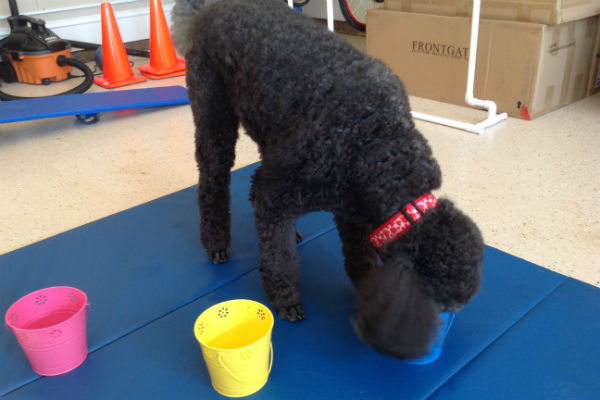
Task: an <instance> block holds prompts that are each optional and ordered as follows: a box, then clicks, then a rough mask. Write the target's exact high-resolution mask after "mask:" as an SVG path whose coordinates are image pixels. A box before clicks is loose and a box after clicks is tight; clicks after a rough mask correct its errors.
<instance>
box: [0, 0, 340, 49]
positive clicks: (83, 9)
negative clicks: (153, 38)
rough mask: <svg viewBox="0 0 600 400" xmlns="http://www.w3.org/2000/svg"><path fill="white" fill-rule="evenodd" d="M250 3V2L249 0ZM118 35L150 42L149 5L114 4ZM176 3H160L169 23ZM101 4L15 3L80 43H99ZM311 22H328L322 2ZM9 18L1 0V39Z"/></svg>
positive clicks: (132, 0)
mask: <svg viewBox="0 0 600 400" xmlns="http://www.w3.org/2000/svg"><path fill="white" fill-rule="evenodd" d="M248 1H252V0H248ZM332 1H333V10H334V18H335V20H337V21H343V20H344V17H343V16H342V13H341V11H340V6H339V3H338V0H332ZM110 3H111V4H112V8H113V11H114V13H115V18H116V19H117V24H118V25H119V31H120V33H121V37H122V39H123V41H124V42H131V41H135V40H142V39H148V38H149V24H150V11H149V10H150V5H149V4H150V3H149V1H148V0H113V1H111V2H110ZM174 3H175V0H162V5H163V11H164V13H165V16H166V17H167V21H168V22H169V23H170V14H171V8H172V7H173V4H174ZM100 4H101V1H98V0H96V1H94V0H17V5H18V8H19V12H20V13H21V14H23V15H29V16H32V17H37V18H41V19H43V20H45V21H46V26H47V27H48V28H50V29H52V30H53V31H54V32H55V33H56V34H57V35H58V36H59V37H61V38H64V39H71V40H78V41H82V42H90V43H101V42H102V24H101V16H100ZM303 12H304V14H305V15H307V16H309V17H313V18H322V19H326V18H327V9H326V3H325V0H311V1H310V2H309V3H308V5H306V6H305V7H304V9H303ZM9 15H10V8H9V6H8V1H7V0H0V38H2V37H4V36H6V35H7V34H8V33H9V28H8V23H7V22H6V17H8V16H9Z"/></svg>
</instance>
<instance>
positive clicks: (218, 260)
mask: <svg viewBox="0 0 600 400" xmlns="http://www.w3.org/2000/svg"><path fill="white" fill-rule="evenodd" d="M208 256H209V257H210V261H212V262H213V264H224V263H226V262H227V260H228V258H227V250H226V249H221V250H216V251H210V252H209V253H208Z"/></svg>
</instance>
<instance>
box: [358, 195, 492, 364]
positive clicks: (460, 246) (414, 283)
mask: <svg viewBox="0 0 600 400" xmlns="http://www.w3.org/2000/svg"><path fill="white" fill-rule="evenodd" d="M483 249H484V245H483V239H482V237H481V234H480V232H479V229H477V226H476V225H475V224H474V223H473V221H471V219H470V218H469V217H467V216H466V215H464V214H463V213H461V212H460V211H459V210H458V209H456V208H454V206H453V204H452V203H451V202H450V201H448V200H440V201H439V204H438V208H437V209H434V210H432V211H431V212H429V213H428V214H427V215H426V216H425V217H424V218H423V220H422V221H421V222H419V223H418V224H416V226H414V227H413V228H412V229H411V230H409V231H408V232H407V233H406V234H404V235H403V236H401V237H400V238H398V239H397V240H396V241H394V242H391V243H387V244H384V245H383V246H382V247H381V249H380V257H381V260H382V262H383V265H379V266H378V267H376V268H374V269H373V270H372V271H370V273H369V274H368V275H367V276H366V277H365V278H364V279H363V280H362V281H361V282H359V283H358V284H357V305H356V307H357V308H356V313H355V315H354V317H353V325H354V328H355V331H356V333H357V335H358V336H359V337H360V338H361V340H363V341H364V342H365V343H367V344H369V345H370V346H372V347H373V348H375V349H376V350H378V351H380V352H382V353H385V354H388V355H391V356H394V357H398V358H405V359H407V358H415V357H419V356H421V355H423V354H426V353H427V352H428V351H429V345H430V343H431V341H432V339H433V338H434V337H435V335H436V334H437V330H438V328H439V326H440V323H441V320H440V317H439V314H440V312H442V311H458V310H460V309H461V308H462V307H463V306H464V305H465V304H466V303H467V302H468V301H469V300H470V299H471V298H472V297H473V295H474V294H475V293H476V292H477V291H478V289H479V280H480V276H481V263H482V259H483Z"/></svg>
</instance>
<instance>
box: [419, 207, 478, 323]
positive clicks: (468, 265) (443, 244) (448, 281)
mask: <svg viewBox="0 0 600 400" xmlns="http://www.w3.org/2000/svg"><path fill="white" fill-rule="evenodd" d="M409 234H414V235H415V236H414V237H413V238H412V240H411V242H412V247H413V248H412V251H411V252H412V253H413V257H414V260H415V271H416V273H417V274H418V275H419V276H420V277H421V278H422V279H423V280H424V281H425V282H426V283H427V285H428V286H429V289H430V290H431V295H432V296H433V297H434V298H435V300H436V302H437V303H438V304H440V306H441V308H442V310H443V311H458V310H460V309H461V308H462V307H463V306H464V305H465V304H467V302H468V301H469V300H470V299H471V298H472V297H473V295H475V293H477V291H478V290H479V281H480V278H481V263H482V260H483V252H484V243H483V239H482V237H481V233H480V231H479V229H478V228H477V226H476V225H475V223H474V222H473V221H472V220H471V219H470V218H469V217H468V216H466V215H465V214H463V213H462V212H461V211H460V210H458V209H457V208H455V207H454V205H453V204H452V202H451V201H449V200H446V199H440V200H439V202H438V208H437V209H435V210H433V211H432V212H431V213H430V214H427V216H426V217H425V218H424V220H423V221H422V223H419V224H417V226H416V227H415V232H409Z"/></svg>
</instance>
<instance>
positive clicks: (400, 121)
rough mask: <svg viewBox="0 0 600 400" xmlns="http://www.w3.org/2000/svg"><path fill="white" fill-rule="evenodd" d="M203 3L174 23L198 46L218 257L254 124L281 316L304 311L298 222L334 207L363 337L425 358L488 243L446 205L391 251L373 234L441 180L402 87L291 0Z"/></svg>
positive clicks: (255, 190) (266, 257)
mask: <svg viewBox="0 0 600 400" xmlns="http://www.w3.org/2000/svg"><path fill="white" fill-rule="evenodd" d="M203 4H204V1H203V0H196V1H193V0H178V2H177V5H176V6H175V8H174V14H173V18H174V24H175V27H177V35H175V36H176V37H175V40H176V42H177V41H179V48H180V49H184V50H185V51H186V53H185V54H186V58H187V66H188V74H187V84H188V89H189V96H190V102H191V106H192V112H193V115H194V120H195V125H196V158H197V161H198V168H199V171H200V181H199V186H198V204H199V207H200V214H201V224H200V230H201V239H202V243H203V245H204V247H205V248H206V249H207V251H208V253H209V256H210V257H211V259H212V260H213V261H214V262H215V263H221V262H225V261H226V260H227V253H226V249H227V247H228V246H229V242H230V211H229V198H230V193H229V182H230V169H231V167H232V165H233V160H234V157H235V151H234V147H235V143H236V140H237V129H238V125H239V124H240V123H241V124H242V125H243V127H244V128H245V130H246V132H247V133H248V135H250V137H252V139H254V140H255V141H256V142H257V143H258V146H259V150H260V153H261V157H262V165H261V166H260V167H259V168H258V169H257V170H256V172H255V175H254V177H253V182H252V190H251V200H252V203H253V205H254V210H255V219H256V228H257V232H258V238H259V243H260V272H261V274H262V278H263V283H264V287H265V290H266V292H267V295H268V297H269V299H270V301H271V302H272V304H273V305H274V307H275V308H276V309H277V312H278V313H279V315H280V316H281V317H282V318H286V319H288V320H291V321H294V320H297V319H302V318H303V317H304V311H303V310H302V308H301V306H300V288H299V275H300V260H299V257H298V252H297V249H296V240H297V235H296V231H295V225H296V220H297V219H298V218H299V217H300V216H302V215H303V214H306V213H308V212H311V211H316V210H328V211H331V212H332V213H333V214H334V215H335V220H336V224H337V227H338V230H339V234H340V237H341V239H342V242H343V253H344V257H345V266H346V271H347V273H348V275H349V277H350V278H351V280H352V282H353V284H354V286H355V287H356V290H357V310H356V314H355V316H354V318H353V323H354V326H355V329H356V331H357V334H358V335H359V337H361V339H363V340H364V341H365V342H367V343H369V344H370V345H372V346H373V347H374V348H376V349H378V350H379V351H382V352H384V353H387V354H390V355H392V356H396V357H405V358H406V357H415V356H418V355H420V354H423V353H425V352H426V351H427V346H428V345H429V342H430V340H431V338H432V337H433V335H435V331H436V329H437V326H438V319H439V317H438V314H439V312H440V311H446V310H458V309H460V308H461V307H462V306H463V305H464V304H466V302H467V301H469V299H470V298H471V297H472V296H473V295H474V294H475V292H476V291H477V288H478V284H479V275H480V268H481V260H482V255H483V242H482V239H481V235H480V233H479V231H478V230H477V227H476V226H475V225H474V223H473V222H472V221H471V220H470V219H468V217H466V216H464V215H463V214H462V213H460V212H459V211H458V210H456V209H455V208H454V207H453V205H452V203H451V202H450V201H447V200H442V201H441V202H440V207H439V208H438V209H437V210H434V211H433V212H431V213H430V214H428V215H427V216H426V217H425V218H423V221H422V222H420V223H419V224H417V226H415V227H414V228H413V229H412V230H410V231H409V232H408V233H407V234H406V235H404V236H402V237H401V238H400V239H398V240H397V241H395V242H393V243H390V244H387V245H385V246H384V247H383V248H382V249H381V251H380V252H379V253H378V252H377V251H376V250H375V248H374V247H373V246H372V245H371V243H370V242H369V240H368V235H369V233H370V232H372V231H373V230H374V229H375V228H376V227H378V226H379V225H380V224H382V223H383V222H384V221H386V220H387V219H388V218H389V217H390V216H392V215H393V214H395V213H396V212H397V211H398V210H399V209H400V208H401V207H402V206H403V205H405V204H406V203H408V202H409V201H411V200H413V199H415V198H417V197H418V196H420V195H422V194H423V193H425V192H428V191H431V190H432V189H436V188H438V187H439V186H440V184H441V172H440V169H439V166H438V164H437V162H436V161H435V159H434V158H433V156H432V153H431V149H430V147H429V145H428V144H427V141H426V140H425V139H424V138H423V136H422V135H421V134H420V133H419V132H418V131H417V130H416V129H415V126H414V123H413V120H412V118H411V114H410V109H409V104H408V99H407V96H406V93H405V91H404V88H403V86H402V84H401V82H400V81H399V79H398V78H397V77H395V76H394V75H393V74H392V73H391V72H390V70H389V69H388V68H387V67H386V66H385V65H383V64H382V63H381V62H379V61H376V60H373V59H371V58H369V57H367V56H365V55H363V54H362V53H360V52H359V51H357V50H355V49H354V48H353V47H352V46H350V45H349V44H348V43H346V42H345V41H344V40H343V39H341V38H339V37H338V36H336V35H334V34H332V33H330V32H328V31H326V30H325V29H324V28H323V27H321V26H320V25H317V24H316V23H314V22H312V21H311V20H309V19H308V18H305V17H303V16H302V15H301V14H299V13H297V12H294V11H292V10H290V9H289V8H288V7H287V6H286V5H285V4H284V3H283V2H281V1H279V0H221V1H218V2H216V3H215V4H211V5H206V6H205V7H201V6H202V5H203ZM198 9H201V11H200V12H197V10H198ZM192 15H193V17H192ZM380 259H381V260H382V262H383V265H380V264H379V260H380Z"/></svg>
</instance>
